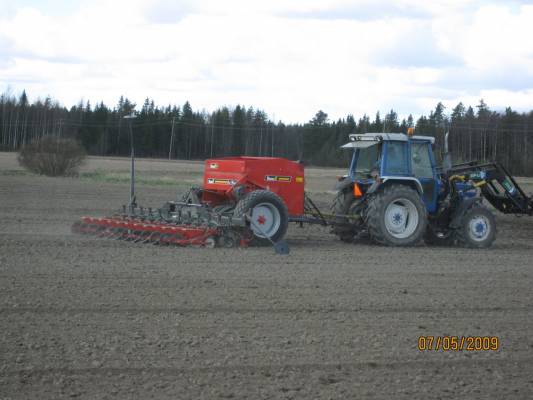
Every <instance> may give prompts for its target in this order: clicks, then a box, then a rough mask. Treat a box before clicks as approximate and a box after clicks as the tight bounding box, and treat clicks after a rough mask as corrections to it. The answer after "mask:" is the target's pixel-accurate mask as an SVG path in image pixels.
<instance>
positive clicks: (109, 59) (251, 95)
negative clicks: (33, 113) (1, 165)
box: [0, 0, 533, 122]
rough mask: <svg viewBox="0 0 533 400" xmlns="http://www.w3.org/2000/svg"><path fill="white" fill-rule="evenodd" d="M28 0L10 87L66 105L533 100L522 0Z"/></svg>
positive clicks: (274, 108)
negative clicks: (55, 0)
mask: <svg viewBox="0 0 533 400" xmlns="http://www.w3.org/2000/svg"><path fill="white" fill-rule="evenodd" d="M28 1H29V0H28ZM28 1H26V4H25V6H24V7H18V8H17V9H16V11H15V12H13V13H10V14H2V15H3V16H2V17H0V88H1V87H2V86H4V87H7V86H8V85H11V86H13V87H14V89H15V90H19V91H21V90H22V89H24V88H25V89H27V91H28V93H29V94H30V95H32V94H33V95H35V96H41V97H42V96H45V95H48V94H50V95H52V96H53V97H55V98H57V99H59V100H60V101H62V102H64V103H65V104H66V105H67V106H70V105H72V104H75V103H77V102H78V100H79V99H80V98H81V97H84V98H86V99H90V100H91V103H93V104H94V103H95V102H96V101H100V100H103V101H104V102H106V103H107V104H110V105H112V104H115V102H116V100H117V99H118V97H119V96H120V95H126V96H128V97H129V98H131V99H132V100H133V101H134V102H136V103H138V104H142V102H143V100H144V98H145V97H147V96H148V97H151V98H154V99H155V100H156V101H157V102H159V103H161V104H168V103H174V104H181V103H183V102H185V100H189V101H190V102H191V103H192V104H193V106H195V107H197V108H200V109H201V108H205V109H208V110H212V109H214V108H216V107H218V106H221V105H230V106H231V105H236V104H246V105H249V106H254V107H259V108H262V109H264V110H266V111H267V112H269V113H270V115H274V114H275V116H276V119H282V120H284V121H293V122H303V121H307V120H309V119H311V118H312V116H313V115H314V114H315V112H316V111H317V110H319V109H323V110H325V111H326V112H328V114H329V115H330V117H331V118H332V119H336V118H339V117H343V116H345V115H346V114H348V113H353V114H354V115H356V116H360V115H362V114H364V113H367V114H374V113H375V111H376V110H381V111H382V112H387V111H389V110H390V109H391V108H394V109H395V110H396V111H398V113H399V114H400V115H401V116H403V115H408V114H410V113H412V114H414V115H418V114H421V113H427V112H429V110H431V109H433V108H434V106H435V104H436V103H437V102H438V101H441V100H444V101H445V102H454V101H459V100H462V99H465V100H464V101H463V102H465V103H468V100H469V99H479V98H480V97H482V96H486V100H487V102H489V99H492V98H494V99H495V98H496V95H497V94H500V95H502V98H504V99H505V100H509V101H513V99H514V100H515V101H516V107H518V105H519V106H520V107H526V108H528V107H529V108H531V106H528V105H527V104H526V101H525V100H524V99H525V96H527V94H529V93H530V92H529V91H530V90H531V89H532V88H533V77H532V75H533V63H532V56H533V47H532V43H533V42H531V41H530V40H529V38H530V37H533V28H532V26H533V25H531V24H530V21H532V20H533V7H532V6H530V5H527V4H521V3H520V2H510V3H504V2H490V3H488V2H481V1H475V0H472V1H453V0H452V1H443V0H435V1H432V2H427V1H421V0H399V1H396V2H390V1H385V0H375V1H373V2H371V1H366V0H365V1H357V2H353V1H346V0H331V1H329V2H324V1H319V0H308V1H281V0H272V1H270V2H249V1H244V0H228V1H225V2H220V1H215V0H203V1H192V0H191V1H180V2H175V1H170V0H157V1H155V2H151V1H148V0H128V1H126V0H116V1H113V2H108V1H104V0H94V1H92V2H90V3H81V2H73V3H74V5H71V9H70V12H69V13H68V14H65V13H64V12H63V13H58V12H53V8H48V9H47V8H46V7H41V6H36V5H32V4H29V2H28ZM475 103H477V100H476V101H475ZM446 104H448V103H446ZM489 105H490V102H489ZM509 105H511V106H513V108H514V107H515V104H514V103H509Z"/></svg>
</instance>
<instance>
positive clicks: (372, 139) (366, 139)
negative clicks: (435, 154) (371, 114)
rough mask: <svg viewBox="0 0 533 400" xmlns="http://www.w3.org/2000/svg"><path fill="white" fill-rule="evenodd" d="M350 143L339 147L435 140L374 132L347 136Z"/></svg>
mask: <svg viewBox="0 0 533 400" xmlns="http://www.w3.org/2000/svg"><path fill="white" fill-rule="evenodd" d="M348 136H349V138H350V142H349V143H346V144H345V145H343V146H341V147H342V148H344V149H346V148H365V147H370V146H372V145H374V144H378V143H380V142H383V141H389V140H390V141H402V142H406V141H407V140H409V139H411V140H423V141H427V142H430V143H431V144H433V143H435V138H434V137H432V136H407V135H406V134H405V133H385V132H375V133H364V134H357V133H352V134H350V135H348Z"/></svg>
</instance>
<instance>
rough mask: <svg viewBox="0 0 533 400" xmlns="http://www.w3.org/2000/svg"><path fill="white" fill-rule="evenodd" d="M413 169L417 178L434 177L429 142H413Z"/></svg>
mask: <svg viewBox="0 0 533 400" xmlns="http://www.w3.org/2000/svg"><path fill="white" fill-rule="evenodd" d="M411 171H412V172H413V175H414V176H416V177H417V178H433V168H432V167H431V158H430V156H429V145H428V143H416V142H411Z"/></svg>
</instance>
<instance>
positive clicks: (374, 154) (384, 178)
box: [342, 133, 440, 213]
mask: <svg viewBox="0 0 533 400" xmlns="http://www.w3.org/2000/svg"><path fill="white" fill-rule="evenodd" d="M349 137H350V142H349V143H346V144H345V145H343V146H342V148H345V149H353V156H352V160H351V163H350V167H349V171H348V175H347V177H346V178H347V179H346V180H345V182H343V184H344V185H347V184H352V183H353V185H354V193H356V192H357V193H360V194H361V195H364V194H366V193H367V192H370V193H371V192H372V191H374V190H376V189H377V187H378V186H382V185H388V184H392V183H403V184H405V185H407V186H410V187H411V188H413V189H415V190H416V191H417V192H418V193H419V194H420V195H421V197H422V199H423V201H424V203H425V206H426V209H427V211H428V212H429V213H433V212H435V211H436V210H437V208H438V205H437V195H438V191H439V189H440V185H439V177H438V173H437V168H436V165H435V158H434V156H433V151H432V144H433V143H434V141H435V138H433V137H430V136H408V135H405V134H403V133H366V134H351V135H349Z"/></svg>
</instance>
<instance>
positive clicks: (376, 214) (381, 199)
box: [365, 185, 427, 246]
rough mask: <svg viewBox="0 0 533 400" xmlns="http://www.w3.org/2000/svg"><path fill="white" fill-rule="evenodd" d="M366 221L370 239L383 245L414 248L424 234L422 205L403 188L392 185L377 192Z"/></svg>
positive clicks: (423, 206) (412, 194)
mask: <svg viewBox="0 0 533 400" xmlns="http://www.w3.org/2000/svg"><path fill="white" fill-rule="evenodd" d="M365 218H366V224H367V227H368V232H369V233H370V236H371V237H372V239H373V240H374V241H376V242H378V243H380V244H384V245H389V246H413V245H415V244H417V243H418V242H419V241H420V240H421V239H422V236H423V235H424V233H425V232H426V225H427V212H426V207H425V205H424V202H423V201H422V199H421V197H420V195H419V194H418V192H417V191H416V190H413V189H411V188H410V187H408V186H405V185H391V186H388V187H386V188H385V189H384V190H383V191H381V192H379V193H377V194H376V195H375V196H374V197H373V198H372V199H370V200H369V203H368V206H367V208H366V211H365Z"/></svg>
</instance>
